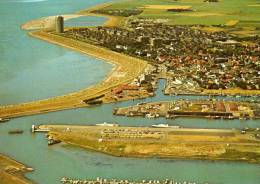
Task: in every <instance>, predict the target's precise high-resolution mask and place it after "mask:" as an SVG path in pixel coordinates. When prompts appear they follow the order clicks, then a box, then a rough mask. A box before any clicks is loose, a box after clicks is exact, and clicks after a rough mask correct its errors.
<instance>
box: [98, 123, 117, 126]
mask: <svg viewBox="0 0 260 184" xmlns="http://www.w3.org/2000/svg"><path fill="white" fill-rule="evenodd" d="M96 126H110V127H117V126H118V124H116V123H107V122H104V123H98V124H96Z"/></svg>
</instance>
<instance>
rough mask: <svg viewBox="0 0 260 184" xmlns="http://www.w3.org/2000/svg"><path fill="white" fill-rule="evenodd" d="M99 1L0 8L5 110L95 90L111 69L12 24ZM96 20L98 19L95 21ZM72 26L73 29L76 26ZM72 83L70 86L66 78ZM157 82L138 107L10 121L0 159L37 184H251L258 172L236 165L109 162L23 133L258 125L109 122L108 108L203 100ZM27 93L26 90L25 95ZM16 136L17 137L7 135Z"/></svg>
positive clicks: (27, 2)
mask: <svg viewBox="0 0 260 184" xmlns="http://www.w3.org/2000/svg"><path fill="white" fill-rule="evenodd" d="M102 2H104V1H100V0H96V1H93V0H92V1H87V0H73V1H72V0H50V1H44V0H35V1H33V0H23V1H22V0H20V1H14V0H13V1H9V0H2V1H0V14H1V24H0V26H1V29H0V31H1V34H0V40H1V41H0V52H1V55H0V71H1V72H0V103H1V104H11V103H18V102H25V101H28V100H35V99H42V98H46V97H50V96H55V95H59V94H64V93H67V92H70V91H76V90H78V89H81V88H84V87H87V86H89V85H92V84H95V83H97V82H98V81H100V80H102V79H103V78H104V77H105V75H106V74H107V73H108V72H109V71H110V70H111V67H112V66H111V65H108V64H105V63H104V62H102V61H99V60H96V59H94V58H91V57H86V56H84V55H80V54H78V53H76V52H72V51H70V50H66V49H64V48H61V47H58V46H53V45H52V44H49V43H45V42H43V41H40V40H37V39H34V38H30V37H28V36H27V34H26V31H21V30H20V29H19V25H20V24H22V23H24V22H26V21H28V20H30V19H33V18H39V17H42V16H50V15H56V14H65V13H73V12H74V11H78V10H80V9H82V8H85V7H88V6H92V5H94V4H98V3H102ZM99 20H100V19H99ZM74 22H77V21H76V20H75V21H74ZM68 75H69V76H68ZM71 78H73V79H71ZM163 86H164V81H160V82H159V88H158V90H157V95H156V96H155V97H153V98H148V99H145V100H135V101H127V102H120V103H116V104H106V105H102V106H94V107H91V108H80V109H72V110H65V111H60V112H53V113H48V114H42V115H34V116H29V117H23V118H16V119H12V120H11V121H10V122H8V123H5V124H0V153H3V154H6V155H9V156H11V157H12V158H14V159H17V160H18V161H21V162H22V163H24V164H26V165H27V166H30V167H33V168H34V169H35V171H34V172H32V173H29V174H27V175H26V176H27V177H28V178H30V179H32V180H33V181H35V182H37V183H39V184H58V183H60V182H59V180H60V179H61V177H64V176H65V177H71V178H81V179H84V178H92V179H93V178H95V177H107V178H117V179H129V180H142V179H165V178H168V179H175V180H177V181H194V182H197V183H206V182H208V183H209V184H259V183H260V165H259V164H248V163H241V162H211V161H194V160H191V161H190V160H189V161H188V160H168V159H157V158H151V159H136V158H117V157H113V156H108V155H105V154H102V153H96V152H92V151H87V150H84V149H81V148H77V147H71V146H64V145H62V144H58V145H54V146H47V140H46V139H45V135H44V134H41V133H39V134H31V133H30V128H31V125H33V124H36V125H38V124H75V125H76V124H77V125H89V124H92V125H93V124H95V123H102V122H104V121H106V122H112V123H119V124H120V125H127V126H150V125H152V124H156V123H164V122H166V123H168V124H170V125H180V126H183V127H204V128H243V127H252V128H256V127H259V123H260V122H259V121H256V120H249V121H240V120H230V121H222V120H206V119H194V118H193V119H189V118H179V119H175V120H166V119H164V118H159V119H152V120H150V119H144V118H128V117H118V116H113V115H112V110H113V108H116V107H123V106H128V105H134V104H136V103H138V102H142V101H146V102H152V101H158V100H175V99H180V98H183V99H186V98H188V99H197V98H205V97H188V96H177V97H171V96H164V95H163V94H162V93H161V90H162V89H163ZM30 89H31V90H30ZM13 129H21V130H23V131H24V133H23V134H21V135H9V134H8V131H10V130H13Z"/></svg>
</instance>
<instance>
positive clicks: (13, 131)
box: [8, 130, 23, 134]
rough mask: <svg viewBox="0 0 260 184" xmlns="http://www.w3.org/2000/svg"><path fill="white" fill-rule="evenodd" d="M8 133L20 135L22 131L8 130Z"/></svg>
mask: <svg viewBox="0 0 260 184" xmlns="http://www.w3.org/2000/svg"><path fill="white" fill-rule="evenodd" d="M8 133H9V134H22V133H23V130H10V131H9V132H8Z"/></svg>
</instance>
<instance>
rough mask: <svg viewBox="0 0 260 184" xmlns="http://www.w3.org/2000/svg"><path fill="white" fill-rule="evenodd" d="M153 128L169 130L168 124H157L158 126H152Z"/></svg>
mask: <svg viewBox="0 0 260 184" xmlns="http://www.w3.org/2000/svg"><path fill="white" fill-rule="evenodd" d="M152 127H154V128H169V127H170V126H169V125H168V124H163V123H161V124H158V125H152Z"/></svg>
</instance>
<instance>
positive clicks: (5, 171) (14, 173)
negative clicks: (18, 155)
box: [0, 153, 34, 184]
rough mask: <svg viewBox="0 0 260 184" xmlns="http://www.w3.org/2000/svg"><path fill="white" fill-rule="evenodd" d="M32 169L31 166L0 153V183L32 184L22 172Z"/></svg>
mask: <svg viewBox="0 0 260 184" xmlns="http://www.w3.org/2000/svg"><path fill="white" fill-rule="evenodd" d="M31 171H33V169H32V168H29V167H26V166H25V165H24V164H22V163H20V162H18V161H16V160H14V159H12V158H10V157H7V156H5V155H3V154H1V153H0V183H4V184H34V182H32V181H30V180H29V179H27V178H26V177H25V176H24V174H25V173H27V172H31Z"/></svg>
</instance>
